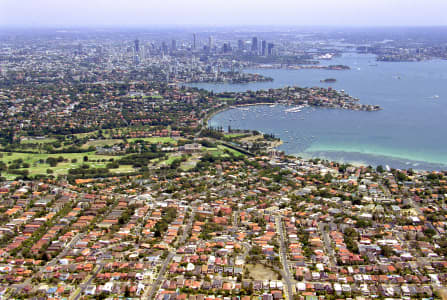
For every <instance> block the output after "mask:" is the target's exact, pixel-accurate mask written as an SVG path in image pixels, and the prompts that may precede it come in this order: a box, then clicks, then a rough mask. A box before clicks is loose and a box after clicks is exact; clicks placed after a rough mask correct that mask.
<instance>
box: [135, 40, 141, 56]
mask: <svg viewBox="0 0 447 300" xmlns="http://www.w3.org/2000/svg"><path fill="white" fill-rule="evenodd" d="M139 52H140V41H139V40H138V39H136V40H135V53H139Z"/></svg>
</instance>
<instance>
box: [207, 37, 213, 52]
mask: <svg viewBox="0 0 447 300" xmlns="http://www.w3.org/2000/svg"><path fill="white" fill-rule="evenodd" d="M208 47H209V48H210V51H211V50H213V48H214V39H213V36H212V35H210V37H209V38H208Z"/></svg>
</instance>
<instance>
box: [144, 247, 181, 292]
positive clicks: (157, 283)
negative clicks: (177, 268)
mask: <svg viewBox="0 0 447 300" xmlns="http://www.w3.org/2000/svg"><path fill="white" fill-rule="evenodd" d="M174 255H175V253H174V252H169V254H168V256H167V257H166V259H165V261H164V262H163V266H162V267H161V269H160V272H158V277H157V279H156V280H155V282H154V283H153V284H152V288H151V289H150V291H149V295H148V296H147V299H148V300H150V299H153V297H154V295H155V293H156V292H157V291H158V288H159V286H160V284H161V282H162V280H163V279H164V275H165V273H166V270H167V269H168V266H169V264H170V263H171V260H172V258H173V257H174Z"/></svg>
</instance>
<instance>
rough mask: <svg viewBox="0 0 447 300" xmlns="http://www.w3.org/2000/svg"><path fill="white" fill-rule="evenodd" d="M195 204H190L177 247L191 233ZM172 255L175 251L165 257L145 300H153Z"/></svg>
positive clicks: (195, 209)
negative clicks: (190, 210)
mask: <svg viewBox="0 0 447 300" xmlns="http://www.w3.org/2000/svg"><path fill="white" fill-rule="evenodd" d="M197 204H198V202H196V201H194V202H193V203H192V212H191V214H190V216H189V220H188V223H187V224H186V227H185V229H184V230H183V234H182V236H181V237H180V239H179V240H178V243H177V246H181V245H182V244H184V243H185V241H186V239H187V238H188V237H189V232H190V231H191V228H192V224H193V223H194V218H195V214H196V211H197ZM174 255H175V250H172V251H169V253H168V256H167V257H166V259H165V261H164V262H163V265H162V267H161V269H160V272H158V277H157V279H156V280H155V281H154V283H153V284H152V288H151V289H150V291H149V295H147V299H153V297H154V296H155V294H156V292H157V291H158V288H159V287H160V284H161V282H162V281H163V279H164V275H165V273H166V270H167V268H168V266H169V264H170V263H171V260H172V258H173V257H174ZM145 294H146V293H145ZM145 297H146V295H143V297H142V298H145Z"/></svg>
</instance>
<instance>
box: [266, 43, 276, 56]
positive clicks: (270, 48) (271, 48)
mask: <svg viewBox="0 0 447 300" xmlns="http://www.w3.org/2000/svg"><path fill="white" fill-rule="evenodd" d="M274 46H275V45H274V44H273V43H269V44H268V45H267V54H268V56H273V47H274Z"/></svg>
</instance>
